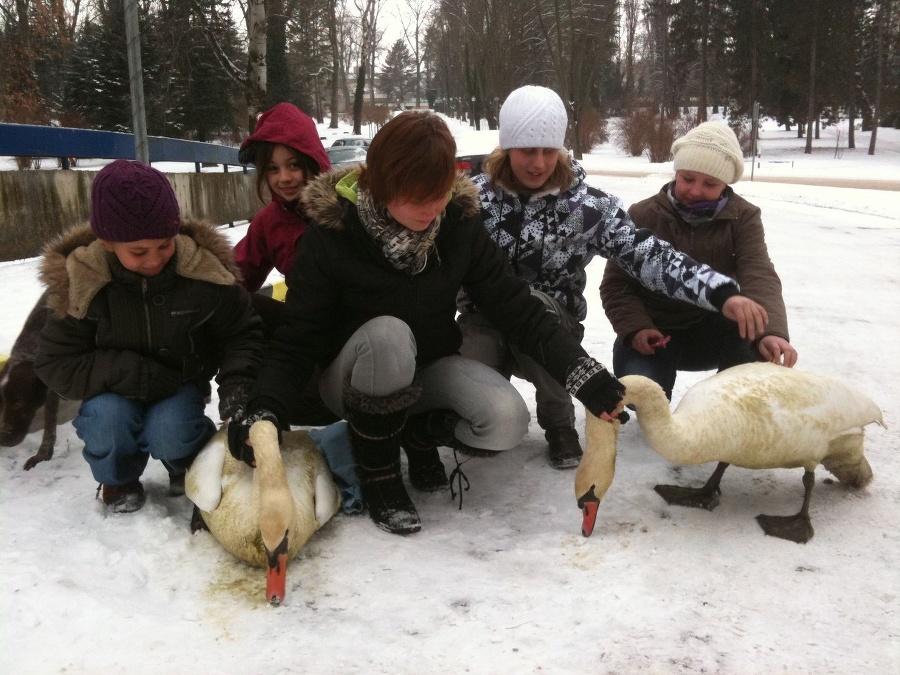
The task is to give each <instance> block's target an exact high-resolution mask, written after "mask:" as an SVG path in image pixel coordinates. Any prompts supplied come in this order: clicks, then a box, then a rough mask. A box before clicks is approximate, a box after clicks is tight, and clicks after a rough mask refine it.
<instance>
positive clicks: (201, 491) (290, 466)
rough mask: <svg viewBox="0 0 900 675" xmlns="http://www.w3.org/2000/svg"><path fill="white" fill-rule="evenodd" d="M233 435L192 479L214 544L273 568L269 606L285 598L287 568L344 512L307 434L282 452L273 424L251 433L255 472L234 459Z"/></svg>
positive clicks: (190, 486) (216, 445) (197, 463)
mask: <svg viewBox="0 0 900 675" xmlns="http://www.w3.org/2000/svg"><path fill="white" fill-rule="evenodd" d="M226 435H227V430H226V428H225V427H223V428H222V429H220V430H219V431H218V432H217V433H216V435H215V436H213V437H212V439H211V440H210V441H209V443H207V444H206V446H205V447H204V448H203V450H202V451H201V452H200V454H199V455H198V456H197V458H196V459H195V460H194V463H193V464H192V465H191V468H190V469H188V472H187V476H186V478H185V494H187V496H188V497H189V498H190V500H191V501H192V502H194V504H196V505H197V507H198V509H199V511H200V514H201V515H202V523H201V524H200V526H201V527H202V524H205V525H206V527H207V528H208V529H209V531H210V532H211V533H212V535H213V537H215V539H216V540H217V541H218V542H219V543H220V544H221V545H222V547H223V548H225V550H227V551H228V552H229V553H231V554H233V555H234V556H236V557H238V558H240V559H241V560H243V561H244V562H247V563H250V564H251V565H256V566H257V567H265V568H266V599H267V600H268V601H269V602H270V603H271V604H273V605H277V604H280V603H281V601H282V600H283V599H284V596H285V587H286V580H287V564H288V561H290V560H292V559H293V558H294V557H295V556H296V555H297V553H298V552H299V551H300V549H301V548H302V547H303V545H304V544H306V542H307V541H308V540H309V538H310V537H311V536H312V535H313V533H315V532H316V530H318V529H319V528H320V527H322V525H324V524H325V523H326V522H328V520H329V519H330V518H331V517H332V516H333V515H334V514H335V513H336V512H337V510H338V508H339V507H340V495H339V493H338V489H337V487H336V486H335V484H334V481H333V480H332V477H331V473H330V471H329V470H328V465H327V464H326V463H325V460H324V458H323V457H322V455H321V453H320V452H319V450H318V448H317V447H316V445H315V443H313V441H312V440H311V439H310V438H309V435H308V434H307V433H306V432H305V431H286V432H284V434H283V442H282V445H281V448H279V446H278V430H277V429H276V428H275V426H274V425H273V424H272V423H271V422H265V421H263V422H257V423H256V424H254V425H253V427H251V429H250V440H251V442H252V443H253V451H254V454H255V456H256V469H251V468H250V467H249V466H247V465H246V464H244V463H243V462H240V461H238V460H236V459H234V457H232V456H231V453H229V452H228V447H227V445H228V443H227V440H226Z"/></svg>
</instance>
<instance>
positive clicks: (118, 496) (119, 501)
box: [97, 480, 147, 513]
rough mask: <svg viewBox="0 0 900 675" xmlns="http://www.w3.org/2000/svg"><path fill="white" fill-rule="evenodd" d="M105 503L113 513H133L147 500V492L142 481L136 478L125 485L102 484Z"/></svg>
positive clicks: (98, 490) (99, 489) (100, 488)
mask: <svg viewBox="0 0 900 675" xmlns="http://www.w3.org/2000/svg"><path fill="white" fill-rule="evenodd" d="M101 490H102V492H103V494H102V499H103V503H104V504H106V506H107V507H108V508H109V510H110V511H112V512H113V513H132V512H134V511H138V510H140V508H141V507H142V506H144V503H145V502H146V501H147V493H145V492H144V486H143V485H141V481H139V480H134V481H131V482H130V483H125V485H101V486H100V487H99V488H98V489H97V492H100V491H101Z"/></svg>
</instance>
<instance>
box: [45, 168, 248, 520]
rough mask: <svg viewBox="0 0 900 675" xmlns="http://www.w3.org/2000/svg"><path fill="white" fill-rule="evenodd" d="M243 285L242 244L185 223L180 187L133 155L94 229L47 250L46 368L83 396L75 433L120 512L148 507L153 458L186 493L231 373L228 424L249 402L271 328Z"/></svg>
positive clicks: (98, 206) (74, 395) (224, 406)
mask: <svg viewBox="0 0 900 675" xmlns="http://www.w3.org/2000/svg"><path fill="white" fill-rule="evenodd" d="M238 276H239V272H238V268H237V267H236V266H235V264H234V258H233V254H232V251H231V246H230V243H229V242H228V240H227V239H226V238H225V237H223V236H222V235H220V234H219V233H218V232H217V231H216V230H215V228H214V227H213V226H211V225H209V224H206V223H201V222H191V221H185V220H182V218H181V214H180V211H179V208H178V202H177V200H176V198H175V192H174V191H173V190H172V186H171V185H170V184H169V181H168V179H167V178H166V177H165V176H164V175H163V174H162V173H160V172H159V171H157V170H156V169H153V168H151V167H149V166H146V165H144V164H141V163H139V162H132V161H128V160H122V159H120V160H116V161H115V162H113V163H112V164H110V165H108V166H106V167H105V168H103V169H102V170H101V171H100V172H99V173H98V174H97V176H96V177H95V178H94V182H93V185H92V188H91V223H90V227H88V226H87V225H82V226H79V227H76V228H73V229H71V230H69V231H68V232H65V233H64V234H62V235H61V236H60V237H59V238H58V239H57V240H55V241H54V242H52V243H51V244H49V245H48V246H47V248H46V249H45V252H44V259H43V261H42V263H41V280H42V281H43V283H44V284H45V285H46V286H47V289H48V291H49V295H48V301H47V302H48V306H49V307H50V309H51V310H52V311H53V315H52V316H51V318H50V320H49V321H48V324H47V326H46V328H45V329H44V331H43V333H42V334H41V339H40V346H39V349H38V354H37V357H36V359H35V364H34V366H35V371H36V372H37V374H38V376H39V377H40V378H41V379H42V380H43V381H44V382H45V383H46V384H47V386H48V387H49V388H50V389H51V390H52V391H55V392H57V393H58V394H60V395H61V396H63V397H65V398H69V399H81V400H83V403H82V404H81V408H80V410H79V413H78V416H77V417H76V418H75V421H74V426H75V429H76V431H77V433H78V437H79V438H81V439H82V440H83V441H84V452H83V454H84V458H85V459H86V460H87V462H88V464H90V467H91V472H92V473H93V475H94V478H95V479H96V480H97V482H98V483H100V485H101V488H102V497H103V502H104V504H106V505H107V507H108V508H109V509H110V510H111V511H114V512H118V513H124V512H130V511H136V510H138V509H140V508H141V507H142V506H143V505H144V502H145V500H146V496H145V493H144V488H143V486H142V485H141V481H140V477H141V474H143V472H144V469H145V467H146V466H147V461H148V459H149V457H153V458H155V459H158V460H160V461H162V462H163V464H164V465H165V467H166V469H167V470H168V472H169V480H170V492H171V493H172V494H183V492H184V472H185V470H186V469H187V467H188V466H189V465H190V463H191V460H192V459H193V458H194V456H195V455H196V454H197V452H199V450H200V449H201V448H202V447H203V445H204V444H205V443H206V441H207V440H209V438H210V436H212V434H213V433H214V431H215V425H214V424H213V421H212V420H211V419H209V418H208V417H207V416H206V415H205V413H204V410H205V407H206V400H207V397H208V396H209V395H210V393H211V387H210V380H211V379H212V377H213V376H214V375H216V373H217V372H218V375H217V377H216V381H217V383H218V385H219V391H218V393H219V415H220V416H221V418H222V419H223V420H227V419H228V418H230V417H232V416H233V415H235V413H236V412H237V411H238V410H239V409H240V408H241V406H242V405H243V404H244V400H245V398H246V393H247V391H248V389H249V385H250V384H251V383H252V380H253V377H254V374H255V371H256V369H257V367H258V365H259V361H260V355H261V349H262V347H261V345H262V330H261V324H262V322H261V320H260V319H259V317H258V316H257V315H256V314H254V313H253V311H252V308H251V304H250V297H249V294H248V293H247V291H246V290H245V289H244V288H242V287H241V286H239V285H237V284H236V279H237V277H238ZM98 492H99V489H98Z"/></svg>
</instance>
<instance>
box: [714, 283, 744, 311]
mask: <svg viewBox="0 0 900 675" xmlns="http://www.w3.org/2000/svg"><path fill="white" fill-rule="evenodd" d="M740 292H741V291H740V289H739V288H738V287H737V284H723V285H722V286H719V287H718V288H717V289H716V290H714V291H713V292H712V293H710V294H709V304H711V305H712V306H713V307H715V308H716V309H717V310H719V311H720V312H721V311H722V307H724V306H725V301H726V300H728V298H730V297H731V296H733V295H738V294H740Z"/></svg>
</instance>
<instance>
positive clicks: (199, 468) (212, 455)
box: [184, 431, 228, 513]
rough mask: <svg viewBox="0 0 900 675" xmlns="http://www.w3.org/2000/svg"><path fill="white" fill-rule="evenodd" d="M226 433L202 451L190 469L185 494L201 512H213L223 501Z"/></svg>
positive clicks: (217, 434) (213, 440) (213, 439)
mask: <svg viewBox="0 0 900 675" xmlns="http://www.w3.org/2000/svg"><path fill="white" fill-rule="evenodd" d="M225 439H226V436H225V433H224V432H222V431H219V432H218V433H216V434H215V435H214V436H213V437H212V438H211V439H210V440H209V442H208V443H207V444H206V445H205V446H204V447H203V449H202V450H201V451H200V454H198V455H197V457H196V458H195V459H194V461H193V463H192V464H191V467H190V468H189V469H188V471H187V474H186V476H185V480H184V493H185V494H186V495H187V497H188V499H190V500H191V501H192V502H194V504H196V505H197V506H198V507H199V508H200V510H201V511H206V512H207V513H209V512H212V511H214V510H215V509H216V507H217V506H218V505H219V502H220V501H221V499H222V468H223V467H224V466H225V454H226V453H227V451H228V450H227V448H226V447H225V445H226V440H225Z"/></svg>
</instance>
